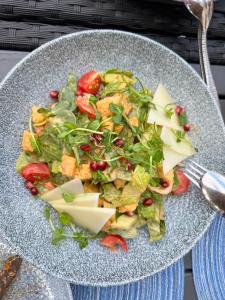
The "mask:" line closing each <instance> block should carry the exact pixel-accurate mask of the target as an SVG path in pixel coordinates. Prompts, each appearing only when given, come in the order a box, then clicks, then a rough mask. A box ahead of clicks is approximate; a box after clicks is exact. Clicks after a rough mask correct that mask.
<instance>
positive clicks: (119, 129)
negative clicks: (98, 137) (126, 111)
mask: <svg viewBox="0 0 225 300" xmlns="http://www.w3.org/2000/svg"><path fill="white" fill-rule="evenodd" d="M122 130H123V125H115V126H114V131H115V132H116V133H118V134H120V132H121V131H122Z"/></svg>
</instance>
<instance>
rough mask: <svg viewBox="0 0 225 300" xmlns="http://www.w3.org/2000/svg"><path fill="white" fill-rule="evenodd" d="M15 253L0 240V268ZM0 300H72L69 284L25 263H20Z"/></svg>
mask: <svg viewBox="0 0 225 300" xmlns="http://www.w3.org/2000/svg"><path fill="white" fill-rule="evenodd" d="M10 255H16V251H15V250H13V249H12V248H11V247H9V245H8V244H7V243H6V241H4V240H3V239H2V238H1V241H0V267H2V264H3V262H4V261H5V260H6V259H7V257H8V256H10ZM2 300H73V297H72V291H71V289H70V285H69V283H66V282H65V281H62V280H59V279H56V278H53V277H51V276H49V275H47V274H45V273H43V272H42V271H40V270H38V269H37V268H35V267H34V266H33V265H31V264H29V263H28V262H26V261H23V262H22V265H21V267H20V270H19V271H18V273H17V276H16V279H15V280H14V281H13V282H12V284H11V285H10V286H9V288H8V289H7V292H6V294H5V295H4V296H3V298H2Z"/></svg>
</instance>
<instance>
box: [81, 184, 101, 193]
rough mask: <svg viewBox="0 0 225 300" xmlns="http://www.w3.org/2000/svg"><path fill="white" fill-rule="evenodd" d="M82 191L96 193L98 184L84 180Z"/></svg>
mask: <svg viewBox="0 0 225 300" xmlns="http://www.w3.org/2000/svg"><path fill="white" fill-rule="evenodd" d="M84 192H85V193H98V186H97V185H96V184H93V183H89V182H88V181H86V182H85V183H84Z"/></svg>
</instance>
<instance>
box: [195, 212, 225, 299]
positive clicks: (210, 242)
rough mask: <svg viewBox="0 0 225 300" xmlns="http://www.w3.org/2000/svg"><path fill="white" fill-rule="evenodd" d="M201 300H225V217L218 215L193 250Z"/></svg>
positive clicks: (196, 286) (196, 279) (196, 283)
mask: <svg viewBox="0 0 225 300" xmlns="http://www.w3.org/2000/svg"><path fill="white" fill-rule="evenodd" d="M192 265H193V275H194V282H195V288H196V291H197V295H198V299H199V300H225V218H222V217H220V216H217V217H216V218H215V220H214V221H213V223H212V225H211V226H210V228H209V230H208V231H207V233H206V234H205V235H204V237H203V239H201V240H200V242H198V244H197V245H196V246H195V248H194V249H193V250H192Z"/></svg>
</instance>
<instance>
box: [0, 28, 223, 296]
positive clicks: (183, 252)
mask: <svg viewBox="0 0 225 300" xmlns="http://www.w3.org/2000/svg"><path fill="white" fill-rule="evenodd" d="M94 33H103V34H104V33H113V34H120V35H126V36H127V35H128V36H132V37H136V38H137V39H142V40H144V41H146V42H150V43H152V44H154V45H156V46H158V47H160V48H162V49H163V50H166V51H167V53H169V54H171V55H173V56H175V57H176V58H177V59H178V60H179V61H180V62H181V63H183V64H184V65H185V66H186V67H187V68H188V69H189V71H190V72H191V73H192V74H193V76H195V77H196V78H197V79H198V81H199V83H200V84H201V85H202V86H203V88H204V90H205V91H206V93H207V96H208V97H209V98H210V99H211V100H212V101H213V104H214V106H215V109H216V112H217V116H218V118H219V120H218V121H219V122H221V124H223V119H222V115H221V111H220V109H219V107H218V105H217V103H216V100H215V99H214V98H213V97H212V95H211V93H210V91H209V89H208V87H207V85H206V84H205V82H204V81H203V79H202V78H201V77H200V75H199V74H198V73H197V72H196V71H195V70H194V69H193V68H192V67H191V66H190V64H189V63H188V62H187V61H185V60H184V59H183V58H182V57H181V56H179V55H178V54H177V53H175V52H174V51H173V50H171V49H169V48H168V47H166V46H164V45H163V44H161V43H159V42H157V41H155V40H153V39H151V38H148V37H145V36H143V35H140V34H136V33H132V32H128V31H123V30H114V29H91V30H81V31H79V32H74V33H70V34H66V35H63V36H61V37H58V38H56V39H53V40H51V41H49V42H47V43H45V44H43V45H41V46H40V47H38V48H37V49H35V50H33V51H32V52H30V53H28V54H27V55H26V56H25V57H24V58H23V59H21V60H20V61H19V62H18V63H17V64H16V65H15V66H14V67H13V68H12V69H11V70H10V71H9V72H8V73H7V74H6V76H5V77H4V78H3V80H2V81H1V82H0V90H1V89H2V88H3V87H4V85H5V84H6V83H7V80H8V79H9V78H10V76H11V75H12V74H13V73H14V72H15V71H16V70H17V68H19V67H20V66H22V65H23V64H24V63H25V62H26V60H28V59H30V58H32V57H33V56H35V55H36V54H37V53H39V52H41V51H42V50H43V49H45V48H47V47H49V46H51V45H54V44H55V43H58V42H60V41H61V40H67V39H68V40H70V39H72V38H73V37H76V36H80V35H83V34H94ZM223 133H224V135H225V127H224V126H223ZM215 216H216V212H213V211H212V213H211V215H210V216H209V218H208V223H207V225H206V226H205V228H204V230H202V232H201V233H200V234H199V235H198V236H197V237H196V238H195V239H194V240H193V242H192V243H191V244H190V245H189V247H186V248H185V249H183V250H182V251H181V252H180V255H179V256H176V257H175V258H173V259H171V260H170V261H169V262H168V263H167V264H164V266H163V267H160V268H158V270H157V271H152V272H149V273H148V274H145V275H143V276H139V277H135V278H130V279H128V280H123V281H119V282H115V281H114V282H95V283H93V282H88V281H87V280H86V281H85V282H82V281H81V280H79V281H76V278H73V277H70V276H66V275H63V274H58V273H55V272H54V271H53V270H49V269H47V268H45V267H44V266H42V265H41V264H38V263H35V261H33V260H32V258H31V257H30V256H29V257H28V256H25V259H26V261H28V262H29V263H31V264H33V265H35V266H36V267H37V268H39V269H40V270H42V271H43V272H45V273H47V274H49V275H52V276H54V277H56V278H60V279H63V280H65V281H68V282H71V283H73V284H79V285H84V286H96V287H97V286H98V287H99V286H102V287H107V286H115V285H123V284H128V283H132V282H136V281H139V280H142V279H144V278H146V277H148V276H152V275H154V274H156V273H158V272H161V271H162V270H164V269H166V268H167V267H169V266H170V265H172V264H174V263H175V262H177V261H178V260H179V259H181V258H182V257H183V256H184V255H186V254H187V253H188V252H189V251H190V250H191V249H192V248H193V247H194V246H195V244H196V243H197V242H198V241H199V240H200V239H201V238H202V236H203V235H204V234H205V232H206V231H207V230H208V228H209V226H210V225H211V223H212V221H213V219H214V218H215ZM0 233H1V235H2V236H3V238H4V239H5V240H6V241H7V242H8V243H9V245H10V246H12V247H14V248H15V247H16V248H17V252H18V253H19V254H20V255H21V256H22V257H23V251H22V250H21V249H20V247H18V246H17V245H14V243H13V242H12V241H11V239H10V238H9V237H7V236H6V235H5V233H4V232H2V231H1V232H0ZM68 285H69V283H68ZM70 290H71V289H70ZM71 293H72V292H71Z"/></svg>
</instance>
